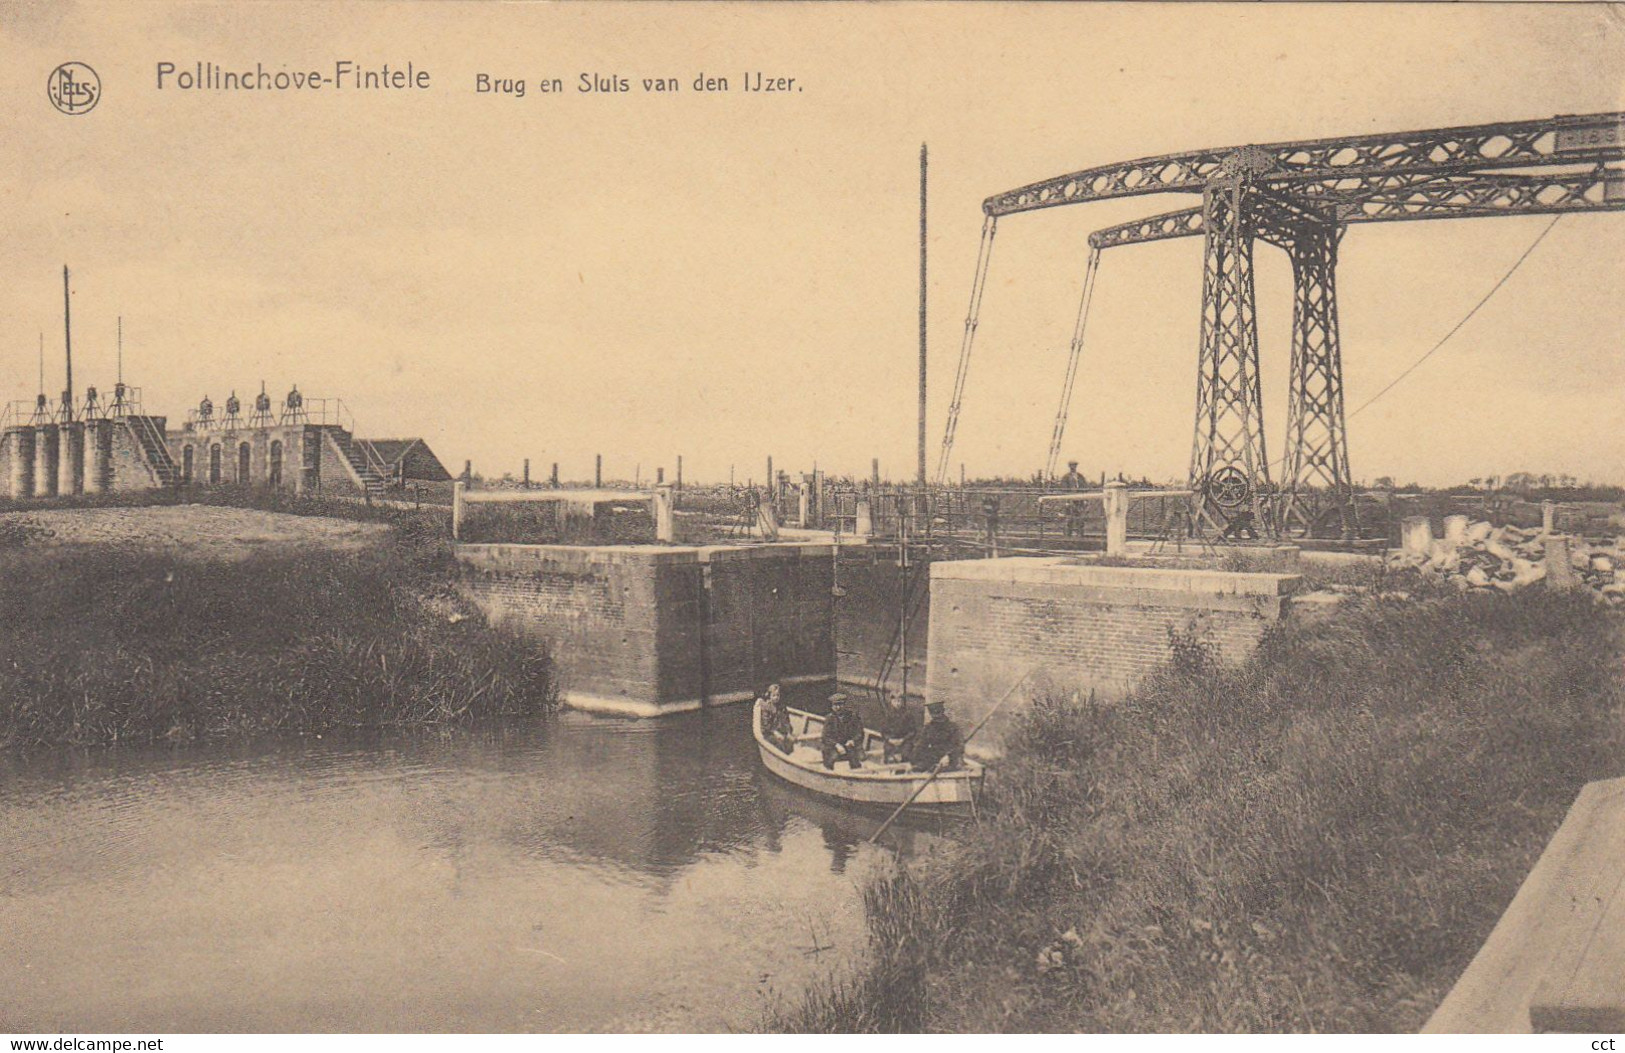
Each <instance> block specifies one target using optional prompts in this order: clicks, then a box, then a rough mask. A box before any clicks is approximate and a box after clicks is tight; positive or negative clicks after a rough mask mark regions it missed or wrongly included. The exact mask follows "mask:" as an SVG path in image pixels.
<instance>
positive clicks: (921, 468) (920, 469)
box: [915, 143, 926, 486]
mask: <svg viewBox="0 0 1625 1053" xmlns="http://www.w3.org/2000/svg"><path fill="white" fill-rule="evenodd" d="M925 172H926V150H925V144H924V143H921V144H920V435H919V463H918V465H917V474H916V480H915V481H916V482H918V483H919V485H921V486H924V485H925Z"/></svg>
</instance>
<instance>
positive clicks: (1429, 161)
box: [937, 112, 1625, 538]
mask: <svg viewBox="0 0 1625 1053" xmlns="http://www.w3.org/2000/svg"><path fill="white" fill-rule="evenodd" d="M1621 161H1625V113H1618V112H1615V113H1597V114H1587V115H1584V116H1560V117H1552V118H1549V119H1546V120H1536V121H1514V122H1506V123H1500V124H1486V125H1474V126H1471V127H1461V128H1442V129H1435V130H1432V131H1419V132H1399V133H1394V134H1388V135H1361V136H1355V137H1351V138H1340V139H1315V140H1305V141H1301V142H1286V143H1272V144H1268V145H1263V146H1242V147H1234V148H1227V149H1219V150H1200V151H1195V152H1192V153H1183V154H1168V155H1164V156H1161V157H1149V158H1144V159H1142V160H1138V161H1130V162H1127V163H1123V164H1112V165H1104V166H1102V167H1098V168H1091V169H1085V170H1083V171H1079V172H1073V173H1071V174H1068V175H1063V176H1057V177H1055V178H1053V179H1046V180H1043V181H1042V182H1038V183H1033V184H1030V185H1028V186H1024V187H1020V188H1017V189H1015V190H1011V191H1009V192H1007V193H1003V194H996V195H994V196H993V197H990V198H988V199H987V200H986V201H984V202H983V204H982V211H983V212H984V213H985V216H986V219H985V221H984V224H983V232H982V250H981V253H980V255H979V257H978V260H977V265H976V276H975V280H974V281H973V283H972V289H971V307H970V312H969V315H968V317H967V318H966V324H965V336H964V340H963V342H962V344H961V347H960V361H959V369H958V373H957V376H956V380H955V386H954V395H953V402H952V404H951V405H950V406H949V410H948V425H947V428H946V430H945V432H944V434H943V441H942V456H941V458H940V460H939V462H938V468H937V482H938V483H941V482H943V481H944V479H945V477H946V472H947V465H948V461H949V457H950V454H951V451H952V448H953V442H954V433H955V430H956V428H957V426H958V420H959V409H960V404H961V401H962V399H963V395H964V387H965V378H966V376H967V374H968V371H969V365H970V356H971V348H972V346H973V341H974V337H975V333H976V327H977V323H978V316H979V314H980V309H981V302H982V294H983V291H984V289H985V286H986V281H987V272H988V269H989V261H990V257H991V255H992V246H993V238H994V232H995V230H996V227H997V224H998V222H999V220H1000V218H1001V217H1004V216H1009V215H1013V214H1015V213H1019V212H1032V211H1036V210H1039V209H1045V208H1055V207H1058V206H1061V205H1073V204H1082V203H1087V202H1090V201H1104V200H1109V199H1113V198H1122V197H1134V196H1138V195H1143V194H1158V193H1187V194H1200V195H1201V204H1200V205H1198V206H1195V207H1188V208H1184V209H1181V210H1179V211H1174V212H1166V213H1162V214H1159V215H1154V216H1149V217H1147V218H1144V219H1139V220H1134V221H1132V222H1129V223H1122V224H1118V225H1116V226H1112V227H1107V228H1104V229H1102V230H1098V231H1096V232H1095V233H1094V234H1091V235H1090V237H1089V245H1090V259H1089V266H1088V268H1087V269H1086V276H1085V280H1084V299H1083V303H1082V304H1081V306H1080V308H1079V313H1078V322H1077V326H1076V329H1075V331H1074V335H1073V340H1072V347H1071V352H1070V355H1069V358H1068V362H1067V372H1066V380H1065V382H1064V384H1063V386H1062V394H1061V405H1060V408H1059V409H1058V410H1057V412H1056V421H1055V428H1054V430H1053V432H1052V436H1051V442H1050V455H1049V460H1048V462H1047V464H1046V470H1047V471H1048V472H1049V473H1050V474H1053V472H1054V466H1055V463H1056V460H1057V458H1058V456H1059V452H1060V445H1061V438H1062V435H1063V434H1064V431H1065V426H1066V420H1067V415H1068V412H1069V408H1070V402H1071V395H1072V386H1073V378H1074V377H1075V375H1076V372H1077V368H1078V358H1079V354H1080V352H1081V349H1082V345H1083V332H1084V325H1085V322H1086V320H1087V317H1088V307H1089V297H1090V296H1091V294H1092V292H1093V287H1094V277H1095V273H1096V270H1097V268H1098V265H1099V254H1100V252H1101V251H1102V250H1104V249H1107V248H1113V247H1117V246H1122V245H1137V244H1143V243H1145V242H1151V241H1162V240H1166V239H1169V238H1184V237H1198V236H1200V237H1201V238H1202V239H1203V243H1204V252H1203V271H1202V325H1201V337H1200V341H1199V345H1198V349H1197V387H1196V424H1195V429H1194V436H1193V439H1192V443H1191V461H1190V486H1191V489H1192V490H1194V491H1196V493H1197V495H1198V496H1197V497H1196V499H1195V501H1196V505H1195V508H1194V512H1195V515H1196V517H1197V518H1198V519H1199V520H1200V521H1201V522H1202V524H1203V525H1204V526H1205V527H1206V528H1207V529H1216V530H1226V529H1234V528H1236V527H1238V526H1241V525H1243V524H1251V525H1254V526H1255V527H1256V528H1257V529H1258V530H1259V531H1260V532H1261V533H1266V534H1270V535H1275V536H1285V535H1292V534H1299V535H1309V534H1314V533H1322V534H1325V533H1331V534H1336V535H1341V536H1342V537H1345V538H1349V537H1353V536H1355V534H1356V531H1357V529H1358V523H1357V522H1356V520H1355V503H1354V492H1353V482H1352V475H1351V473H1350V469H1349V455H1348V429H1347V423H1346V420H1345V412H1344V405H1343V359H1342V349H1341V347H1340V346H1339V339H1338V319H1337V250H1338V245H1339V243H1340V242H1341V240H1342V237H1343V234H1344V232H1345V231H1346V230H1347V228H1348V227H1349V226H1350V225H1351V224H1356V223H1385V222H1398V221H1406V220H1422V219H1457V218H1478V217H1487V216H1517V215H1533V214H1550V215H1561V214H1567V213H1589V212H1617V211H1625V167H1621V165H1620V162H1621ZM1257 241H1263V242H1265V243H1266V244H1268V245H1272V246H1274V247H1276V248H1279V249H1281V250H1283V251H1284V252H1286V253H1287V256H1288V258H1289V259H1290V260H1291V262H1292V274H1293V286H1294V295H1293V316H1292V353H1291V373H1290V378H1289V381H1288V405H1287V422H1286V441H1285V448H1284V451H1283V453H1284V455H1283V457H1282V458H1281V459H1280V461H1279V463H1280V465H1281V475H1280V479H1279V482H1276V481H1275V480H1274V479H1272V477H1271V472H1270V468H1271V464H1272V462H1271V460H1270V458H1269V455H1268V451H1267V448H1266V445H1265V439H1264V416H1263V405H1262V398H1261V396H1260V384H1259V368H1258V320H1257V316H1256V313H1255V305H1254V300H1255V297H1254V290H1253V247H1254V244H1255V242H1257Z"/></svg>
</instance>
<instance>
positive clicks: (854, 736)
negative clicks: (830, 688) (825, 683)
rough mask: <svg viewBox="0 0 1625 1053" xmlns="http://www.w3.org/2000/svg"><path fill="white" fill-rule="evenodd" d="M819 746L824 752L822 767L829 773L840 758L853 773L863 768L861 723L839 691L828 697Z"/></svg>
mask: <svg viewBox="0 0 1625 1053" xmlns="http://www.w3.org/2000/svg"><path fill="white" fill-rule="evenodd" d="M819 746H820V747H821V748H822V749H823V752H824V767H826V768H828V769H830V770H831V771H834V770H835V761H836V759H837V758H840V757H845V758H846V763H847V765H848V766H849V767H851V768H852V769H853V770H854V771H856V770H857V769H859V768H861V767H863V721H861V720H859V719H858V714H857V712H856V711H855V710H853V708H852V706H851V704H850V703H849V702H848V701H847V698H846V696H845V695H843V694H841V693H840V692H839V691H837V692H836V693H835V694H833V695H831V696H829V716H828V717H827V718H826V719H825V720H824V734H823V737H822V738H820V739H819Z"/></svg>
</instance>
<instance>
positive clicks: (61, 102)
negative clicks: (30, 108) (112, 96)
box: [45, 62, 102, 115]
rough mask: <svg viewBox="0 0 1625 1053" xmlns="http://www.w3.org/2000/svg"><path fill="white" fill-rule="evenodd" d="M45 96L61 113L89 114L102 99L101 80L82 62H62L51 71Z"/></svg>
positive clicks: (46, 84) (46, 83)
mask: <svg viewBox="0 0 1625 1053" xmlns="http://www.w3.org/2000/svg"><path fill="white" fill-rule="evenodd" d="M45 94H46V96H47V97H48V98H50V100H51V105H52V106H55V107H56V108H57V109H59V110H61V111H62V112H63V113H66V114H70V115H72V114H80V113H89V112H90V111H91V110H93V109H95V108H96V104H97V103H98V102H100V101H101V99H102V80H101V78H100V77H98V76H96V71H95V70H93V69H91V68H90V67H89V66H87V65H85V64H84V63H83V62H64V63H62V65H60V66H58V67H57V68H56V69H54V70H52V71H51V76H50V77H49V78H48V79H47V80H46V82H45Z"/></svg>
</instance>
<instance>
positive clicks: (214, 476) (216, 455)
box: [209, 442, 220, 486]
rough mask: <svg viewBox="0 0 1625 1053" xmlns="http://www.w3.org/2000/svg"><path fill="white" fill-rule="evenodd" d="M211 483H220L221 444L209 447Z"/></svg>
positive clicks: (215, 484) (217, 484)
mask: <svg viewBox="0 0 1625 1053" xmlns="http://www.w3.org/2000/svg"><path fill="white" fill-rule="evenodd" d="M209 485H210V486H219V485H220V444H219V443H218V442H217V443H215V444H214V445H213V446H210V447H209Z"/></svg>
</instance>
